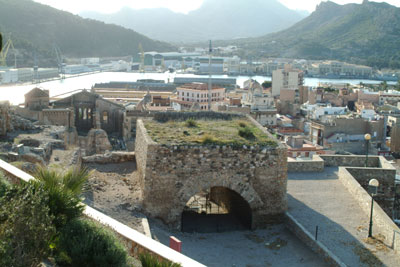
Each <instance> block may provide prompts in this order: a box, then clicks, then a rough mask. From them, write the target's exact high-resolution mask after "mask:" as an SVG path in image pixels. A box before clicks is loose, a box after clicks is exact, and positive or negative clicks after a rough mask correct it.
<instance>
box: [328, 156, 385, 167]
mask: <svg viewBox="0 0 400 267" xmlns="http://www.w3.org/2000/svg"><path fill="white" fill-rule="evenodd" d="M320 157H321V158H322V159H323V160H324V163H325V166H326V167H338V166H349V167H365V159H366V157H365V156H356V155H320ZM380 158H381V157H378V156H368V167H372V168H373V167H375V168H379V167H381V163H380V161H381V159H380Z"/></svg>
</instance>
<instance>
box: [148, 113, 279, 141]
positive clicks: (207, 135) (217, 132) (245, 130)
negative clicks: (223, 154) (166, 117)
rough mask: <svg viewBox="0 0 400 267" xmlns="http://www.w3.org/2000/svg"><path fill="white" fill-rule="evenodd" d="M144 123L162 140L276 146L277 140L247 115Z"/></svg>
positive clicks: (149, 132)
mask: <svg viewBox="0 0 400 267" xmlns="http://www.w3.org/2000/svg"><path fill="white" fill-rule="evenodd" d="M144 124H145V127H146V129H147V132H148V134H149V136H150V137H151V138H152V139H153V140H154V141H155V142H157V143H160V144H214V145H260V146H276V142H275V141H273V140H272V139H270V138H269V137H268V135H266V134H265V133H263V132H262V131H261V130H260V129H259V128H257V127H256V126H255V125H254V124H253V123H251V122H250V121H248V120H246V119H245V118H234V119H232V120H205V119H199V120H194V119H189V120H186V121H176V120H170V121H167V122H157V121H155V120H144Z"/></svg>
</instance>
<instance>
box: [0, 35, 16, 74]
mask: <svg viewBox="0 0 400 267" xmlns="http://www.w3.org/2000/svg"><path fill="white" fill-rule="evenodd" d="M10 48H11V49H12V50H13V53H14V67H15V68H16V67H17V54H16V50H15V48H14V44H13V42H12V40H11V38H10V39H8V40H7V42H6V43H5V45H4V46H3V50H1V52H0V66H4V67H6V66H7V55H8V51H9V50H10Z"/></svg>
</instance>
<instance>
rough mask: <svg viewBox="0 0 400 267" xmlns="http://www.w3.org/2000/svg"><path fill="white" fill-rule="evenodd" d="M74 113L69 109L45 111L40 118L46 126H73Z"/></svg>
mask: <svg viewBox="0 0 400 267" xmlns="http://www.w3.org/2000/svg"><path fill="white" fill-rule="evenodd" d="M73 114H74V113H73V112H72V111H71V110H69V109H54V110H53V109H44V110H43V111H42V112H41V114H40V116H39V118H40V123H42V124H45V125H59V126H67V127H69V126H71V125H73V124H72V120H73V117H74V115H73Z"/></svg>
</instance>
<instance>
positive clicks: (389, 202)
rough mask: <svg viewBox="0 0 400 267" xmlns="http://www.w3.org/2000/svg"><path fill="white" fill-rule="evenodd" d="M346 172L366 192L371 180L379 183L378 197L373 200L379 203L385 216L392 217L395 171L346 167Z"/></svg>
mask: <svg viewBox="0 0 400 267" xmlns="http://www.w3.org/2000/svg"><path fill="white" fill-rule="evenodd" d="M346 169H347V171H348V172H349V173H350V174H351V175H352V176H353V177H354V179H356V181H357V182H358V183H359V184H360V185H361V186H362V187H363V188H364V189H365V190H366V191H367V192H368V182H369V181H370V180H371V179H376V180H378V181H379V187H378V195H377V196H375V197H374V198H375V200H376V201H377V202H378V203H379V205H380V206H381V207H382V209H383V210H384V211H385V212H386V214H387V215H388V216H389V217H390V218H392V217H393V207H394V199H395V194H396V189H395V176H396V169H395V168H392V169H381V168H379V169H378V168H357V167H347V168H346Z"/></svg>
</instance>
